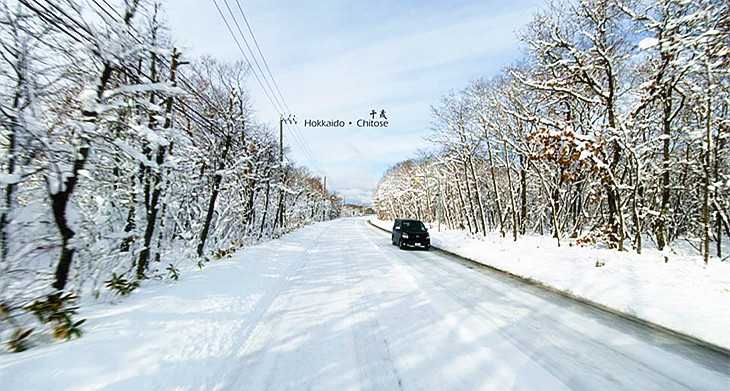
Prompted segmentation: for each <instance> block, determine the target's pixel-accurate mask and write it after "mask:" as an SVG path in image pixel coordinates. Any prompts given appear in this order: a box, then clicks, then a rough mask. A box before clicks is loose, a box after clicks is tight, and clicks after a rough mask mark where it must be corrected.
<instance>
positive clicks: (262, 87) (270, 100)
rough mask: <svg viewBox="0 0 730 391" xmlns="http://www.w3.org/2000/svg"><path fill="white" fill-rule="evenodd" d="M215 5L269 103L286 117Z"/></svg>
mask: <svg viewBox="0 0 730 391" xmlns="http://www.w3.org/2000/svg"><path fill="white" fill-rule="evenodd" d="M213 4H214V5H215V8H216V9H217V10H218V13H219V14H220V16H221V19H223V23H225V25H226V27H227V28H228V31H229V32H230V33H231V36H232V37H233V41H235V42H236V46H238V49H239V50H240V51H241V54H242V55H243V58H244V60H246V62H247V63H248V65H249V67H251V73H253V75H254V76H255V77H256V80H257V81H258V82H259V85H260V86H261V89H262V90H263V91H264V94H266V97H267V98H268V99H269V102H271V105H272V106H274V109H275V110H276V112H277V113H278V114H279V115H284V110H282V109H281V108H280V107H278V106H277V104H276V103H274V100H273V99H272V98H271V95H269V92H268V91H267V90H266V87H264V83H262V82H261V79H260V78H259V75H258V74H257V73H256V71H255V70H254V69H253V67H252V66H251V61H249V60H248V57H246V53H245V52H244V51H243V47H242V46H241V44H240V43H239V42H238V38H237V37H236V34H235V33H234V32H233V29H232V28H231V25H230V24H229V23H228V19H226V17H225V15H223V11H221V9H220V7H219V6H218V2H217V1H216V0H213Z"/></svg>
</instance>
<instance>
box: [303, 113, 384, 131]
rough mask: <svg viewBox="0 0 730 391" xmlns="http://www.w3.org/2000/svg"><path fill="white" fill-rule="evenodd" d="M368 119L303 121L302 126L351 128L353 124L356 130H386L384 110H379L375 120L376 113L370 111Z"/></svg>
mask: <svg viewBox="0 0 730 391" xmlns="http://www.w3.org/2000/svg"><path fill="white" fill-rule="evenodd" d="M369 114H370V118H360V119H358V120H356V121H354V122H353V121H343V120H341V119H305V120H304V126H305V127H308V128H344V127H345V126H352V124H353V123H354V124H355V125H357V127H358V128H387V127H388V117H386V116H385V110H380V115H379V117H378V118H377V119H376V118H375V116H376V115H378V112H377V111H375V110H372V111H371V112H370V113H369Z"/></svg>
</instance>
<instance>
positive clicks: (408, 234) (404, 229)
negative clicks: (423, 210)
mask: <svg viewBox="0 0 730 391" xmlns="http://www.w3.org/2000/svg"><path fill="white" fill-rule="evenodd" d="M391 242H392V243H393V245H394V246H395V245H397V246H398V247H400V248H401V249H404V248H406V246H419V247H423V248H425V249H426V250H428V248H429V247H431V237H430V236H429V235H428V231H427V230H426V226H425V225H424V224H423V222H422V221H421V220H410V219H395V223H394V224H393V234H392V235H391Z"/></svg>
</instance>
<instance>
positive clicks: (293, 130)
mask: <svg viewBox="0 0 730 391" xmlns="http://www.w3.org/2000/svg"><path fill="white" fill-rule="evenodd" d="M223 1H224V4H225V5H226V8H227V9H228V12H229V13H230V15H231V18H232V19H233V21H234V23H235V25H236V27H237V30H238V32H239V34H240V37H241V39H242V40H243V42H244V43H245V45H246V47H247V48H248V52H249V54H250V56H251V58H252V59H253V60H254V63H255V64H256V68H257V69H258V71H259V72H260V73H261V78H263V79H264V81H266V85H267V86H268V87H269V90H268V91H267V90H266V88H265V87H264V86H263V83H261V80H260V78H259V77H258V75H257V74H256V70H255V69H254V68H253V65H252V64H251V62H250V61H249V60H248V57H247V56H246V54H245V53H244V52H243V48H242V46H241V45H240V44H239V42H238V39H237V37H236V36H235V33H234V32H233V29H232V28H231V27H230V25H229V24H228V22H227V20H226V18H225V16H224V15H223V12H222V11H221V8H220V7H219V6H218V3H217V1H216V0H213V3H214V4H215V6H216V9H217V10H218V13H219V14H220V15H221V18H223V20H224V23H226V26H227V27H228V31H229V32H230V33H231V35H232V36H233V38H234V41H235V42H236V44H237V46H238V48H239V50H241V54H243V57H244V59H246V61H247V62H248V63H249V66H250V67H251V70H252V72H253V73H254V75H256V77H257V80H259V84H260V85H261V88H262V89H264V93H266V95H267V97H269V100H270V101H271V100H272V99H271V97H270V96H269V92H270V95H272V96H274V98H275V100H276V101H277V103H280V105H279V106H278V107H277V106H276V105H275V104H273V102H272V105H273V106H274V109H276V110H277V111H278V112H279V115H280V116H283V114H282V111H284V110H283V109H284V108H285V109H286V112H291V110H290V109H289V106H288V105H287V103H286V100H285V99H284V96H283V94H282V93H281V89H279V86H278V84H277V83H276V79H275V78H274V76H273V74H272V72H271V68H270V67H269V65H268V62H267V61H266V58H265V57H264V55H263V52H262V51H261V46H260V45H259V44H258V40H257V39H256V36H255V35H254V33H253V30H252V29H251V25H250V23H249V22H248V18H246V15H245V13H244V11H243V8H242V7H241V4H240V2H239V1H238V0H236V5H237V7H238V10H239V12H240V13H241V16H242V17H243V20H244V22H245V23H246V27H247V30H248V32H249V34H250V35H251V38H252V39H253V41H254V45H255V46H256V49H257V52H258V53H259V57H261V60H262V62H263V63H264V67H265V68H266V70H267V73H268V77H267V74H266V73H264V71H263V69H262V68H261V64H260V63H259V61H258V59H257V57H256V55H255V53H253V50H252V49H251V45H250V44H249V43H248V40H247V39H246V35H245V34H244V32H243V30H242V29H241V27H240V25H239V23H238V22H237V21H236V17H235V15H234V14H233V12H232V10H231V9H230V7H229V6H228V1H227V0H223ZM269 78H271V83H269V82H268V79H269ZM272 84H273V85H274V88H272V87H271V85H272ZM277 94H278V95H277ZM287 127H288V128H289V129H290V134H291V135H292V140H294V142H295V144H296V145H297V146H299V149H300V150H301V151H302V153H303V155H304V157H305V158H306V159H307V160H309V161H310V163H311V164H312V165H313V166H314V167H313V168H315V169H317V170H318V171H323V170H322V168H321V165H320V163H319V161H318V159H317V158H316V156H315V154H314V153H313V152H312V150H311V149H310V148H309V146H308V145H307V142H306V139H305V138H304V136H303V135H302V133H301V131H300V128H299V126H298V124H294V125H292V124H290V123H287Z"/></svg>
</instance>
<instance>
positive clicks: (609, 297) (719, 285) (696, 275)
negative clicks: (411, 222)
mask: <svg viewBox="0 0 730 391" xmlns="http://www.w3.org/2000/svg"><path fill="white" fill-rule="evenodd" d="M370 222H372V223H373V224H375V225H377V226H379V227H381V228H383V229H387V230H390V229H391V227H392V226H393V222H392V221H384V220H377V219H370ZM442 228H443V227H442ZM429 232H430V234H431V243H432V244H433V245H434V246H436V247H438V248H440V249H443V250H446V251H448V252H451V253H453V254H458V255H459V256H462V257H465V258H468V259H471V260H474V261H476V262H478V263H482V264H484V265H488V266H491V267H494V268H496V269H499V270H502V271H506V272H509V273H512V274H514V275H518V276H521V277H525V278H529V279H532V280H534V281H538V282H540V283H542V284H545V285H548V286H551V287H553V288H556V289H559V290H561V291H565V292H569V293H571V294H573V295H575V296H579V297H582V298H584V299H587V300H590V301H592V302H594V303H598V304H601V305H604V306H606V307H609V308H612V309H614V310H616V311H619V312H622V313H624V314H628V315H631V316H635V317H638V318H641V319H644V320H648V321H650V322H653V323H655V324H658V325H661V326H664V327H667V328H669V329H672V330H675V331H678V332H681V333H683V334H686V335H690V336H692V337H695V338H697V339H700V340H702V341H706V342H709V343H711V344H713V345H716V346H720V347H722V348H725V349H730V262H719V261H718V260H717V259H713V260H712V262H711V263H710V264H708V265H705V264H704V262H703V261H702V256H700V255H689V254H687V253H688V252H689V251H685V252H684V253H681V252H679V249H678V250H677V252H678V253H672V252H670V251H666V252H660V251H657V250H656V249H651V248H647V249H645V250H644V253H643V254H642V255H638V254H636V253H635V252H631V251H626V252H618V251H616V250H611V249H599V248H591V247H580V246H572V247H571V246H568V243H569V242H565V241H564V242H563V244H562V247H560V248H558V247H557V245H556V242H555V239H553V238H551V237H549V235H548V236H529V235H528V236H523V237H520V238H519V239H518V240H517V242H514V241H513V240H512V238H511V236H510V235H509V234H507V237H506V238H502V237H500V236H499V235H498V234H490V235H488V236H487V237H484V236H481V235H469V234H468V233H466V232H463V231H449V230H445V229H444V230H442V232H437V230H436V228H435V227H433V228H431V229H429ZM725 252H726V253H727V249H726V250H725ZM665 255H667V256H669V258H670V259H669V262H668V263H665V262H664V256H665ZM597 263H598V264H599V265H602V266H600V267H596V264H597Z"/></svg>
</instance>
